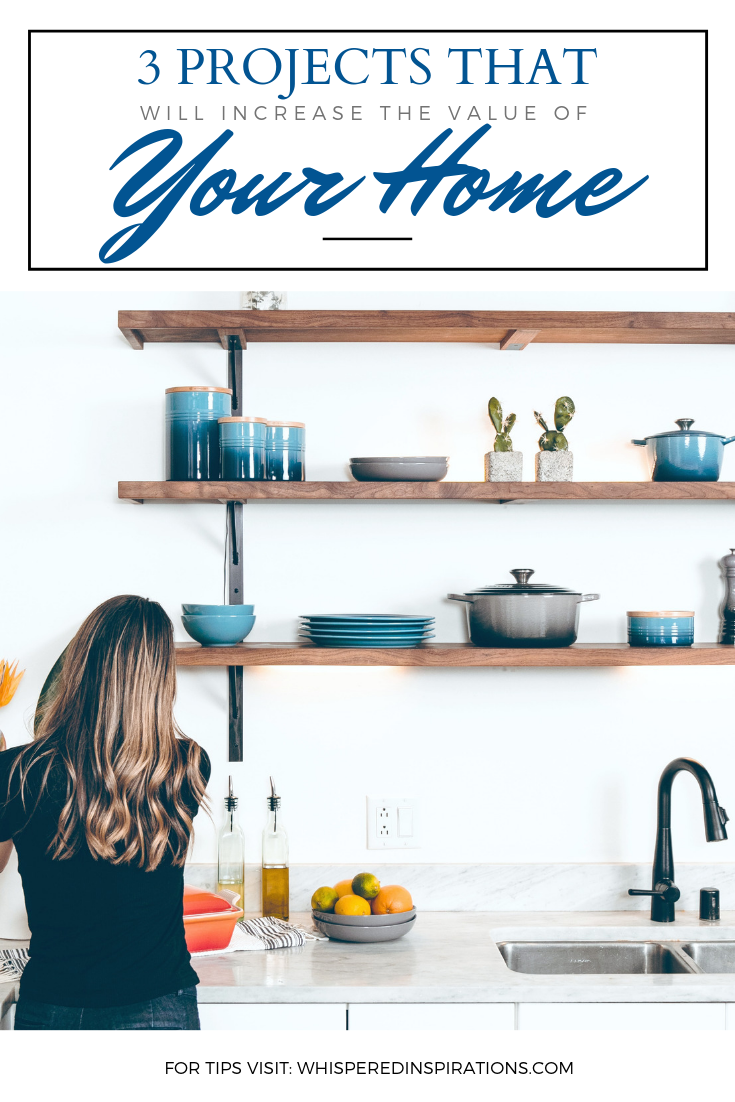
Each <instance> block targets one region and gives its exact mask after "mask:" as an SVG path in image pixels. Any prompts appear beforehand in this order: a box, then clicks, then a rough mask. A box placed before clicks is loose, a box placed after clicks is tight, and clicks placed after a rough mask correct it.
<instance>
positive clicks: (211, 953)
mask: <svg viewBox="0 0 735 1102" xmlns="http://www.w3.org/2000/svg"><path fill="white" fill-rule="evenodd" d="M328 940H329V938H326V937H322V935H321V934H317V933H316V931H314V930H307V929H305V928H304V927H303V926H297V925H295V924H294V923H292V922H283V920H282V919H280V918H244V919H241V920H240V921H239V922H238V924H237V925H236V926H235V929H234V932H233V934H232V940H231V941H230V944H229V945H228V946H227V948H226V949H214V950H207V951H206V952H204V953H192V954H191V955H192V957H193V958H198V957H216V956H219V955H220V953H239V952H241V951H242V950H248V949H250V950H253V949H288V948H291V947H293V946H296V945H303V944H304V942H306V941H328Z"/></svg>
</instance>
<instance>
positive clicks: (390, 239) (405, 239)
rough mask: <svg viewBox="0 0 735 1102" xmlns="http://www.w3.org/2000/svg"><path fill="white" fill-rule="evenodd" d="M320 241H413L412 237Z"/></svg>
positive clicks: (323, 239) (343, 238)
mask: <svg viewBox="0 0 735 1102" xmlns="http://www.w3.org/2000/svg"><path fill="white" fill-rule="evenodd" d="M322 241H413V238H412V237H323V238H322Z"/></svg>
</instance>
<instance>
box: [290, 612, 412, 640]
mask: <svg viewBox="0 0 735 1102" xmlns="http://www.w3.org/2000/svg"><path fill="white" fill-rule="evenodd" d="M301 621H302V622H301V625H300V632H299V634H300V636H301V638H303V639H308V641H309V642H310V643H315V644H316V646H318V647H417V646H418V645H419V644H420V643H423V642H424V640H426V639H433V638H434V636H433V630H434V617H433V616H400V615H390V614H388V613H384V614H377V613H375V614H372V615H367V614H362V613H354V614H350V613H346V612H340V613H335V614H333V615H331V616H327V615H325V616H302V617H301Z"/></svg>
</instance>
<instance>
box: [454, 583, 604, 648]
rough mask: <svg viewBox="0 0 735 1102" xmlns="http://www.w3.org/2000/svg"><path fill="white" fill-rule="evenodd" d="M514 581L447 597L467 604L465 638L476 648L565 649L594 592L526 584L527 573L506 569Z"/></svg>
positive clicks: (595, 599) (575, 632)
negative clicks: (467, 628) (585, 605)
mask: <svg viewBox="0 0 735 1102" xmlns="http://www.w3.org/2000/svg"><path fill="white" fill-rule="evenodd" d="M510 573H511V574H512V575H513V577H514V578H515V579H516V580H515V584H514V583H512V582H508V583H501V584H499V585H492V586H485V587H484V588H483V589H473V590H471V591H470V592H469V593H449V594H447V596H448V597H449V600H450V601H463V602H464V603H465V604H466V605H467V621H468V623H469V629H470V640H471V641H472V642H473V643H474V644H475V646H478V647H570V646H571V645H572V643H573V642H574V641H575V640H576V638H577V628H578V625H579V606H580V605H581V604H582V602H583V601H599V599H600V594H599V593H578V592H577V591H576V590H573V589H564V588H563V587H562V586H558V585H543V584H540V583H535V582H529V580H528V579H529V578H530V577H531V575H532V574H533V573H534V571H533V570H511V571H510Z"/></svg>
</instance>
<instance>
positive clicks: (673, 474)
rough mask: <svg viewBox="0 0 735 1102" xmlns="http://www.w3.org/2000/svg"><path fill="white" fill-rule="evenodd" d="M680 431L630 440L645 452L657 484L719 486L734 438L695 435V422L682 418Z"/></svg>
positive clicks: (705, 434)
mask: <svg viewBox="0 0 735 1102" xmlns="http://www.w3.org/2000/svg"><path fill="white" fill-rule="evenodd" d="M676 424H677V425H678V426H679V429H678V431H676V432H675V431H673V430H672V431H671V432H659V433H657V434H656V435H655V436H646V437H645V439H643V440H631V444H637V445H638V447H639V448H646V450H647V452H648V461H649V463H650V466H651V479H652V480H653V481H654V482H716V481H717V479H718V478H719V477H720V470H721V469H722V456H723V453H724V448H725V444H732V442H733V440H735V436H720V435H719V434H718V433H716V432H700V431H699V430H694V431H692V428H691V426H692V425H693V424H694V421H693V420H692V419H691V418H690V417H682V418H680V419H679V420H678V421H677V422H676Z"/></svg>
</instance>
